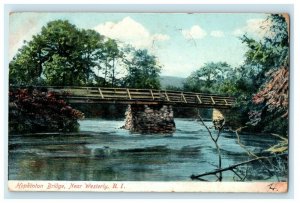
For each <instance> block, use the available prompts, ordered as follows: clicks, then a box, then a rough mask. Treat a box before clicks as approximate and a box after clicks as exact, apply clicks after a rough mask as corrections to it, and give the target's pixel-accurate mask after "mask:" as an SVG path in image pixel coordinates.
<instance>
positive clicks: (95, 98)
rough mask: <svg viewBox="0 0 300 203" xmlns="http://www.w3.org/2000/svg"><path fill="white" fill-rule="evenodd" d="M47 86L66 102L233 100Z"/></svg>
mask: <svg viewBox="0 0 300 203" xmlns="http://www.w3.org/2000/svg"><path fill="white" fill-rule="evenodd" d="M48 89H49V90H52V91H55V92H57V93H58V94H59V95H60V96H61V97H62V98H63V99H65V100H67V101H68V102H69V103H123V104H148V105H151V104H167V105H174V106H186V107H199V108H201V107H203V108H205V107H206V108H208V107H217V108H230V107H232V106H233V104H234V103H235V98H233V97H226V96H220V95H213V94H202V93H192V92H179V91H163V90H153V89H131V88H102V87H60V88H59V87H48Z"/></svg>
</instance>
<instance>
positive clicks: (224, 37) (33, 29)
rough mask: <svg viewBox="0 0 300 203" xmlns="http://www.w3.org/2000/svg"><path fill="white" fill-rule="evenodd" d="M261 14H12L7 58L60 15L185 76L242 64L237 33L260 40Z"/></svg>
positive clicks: (242, 51) (167, 71)
mask: <svg viewBox="0 0 300 203" xmlns="http://www.w3.org/2000/svg"><path fill="white" fill-rule="evenodd" d="M266 18H267V14H263V13H243V14H242V13H240V14H238V13H236V14H233V13H215V14H213V13H194V14H187V13H180V14H179V13H177V14H176V13H144V14H142V13H74V12H73V13H72V12H70V13H54V12H53V13H42V12H36V13H30V12H23V13H22V12H20V13H11V14H10V18H9V60H11V59H12V58H13V57H14V55H15V54H16V53H17V50H18V49H19V48H21V47H22V46H23V45H24V40H26V41H30V40H31V39H32V36H33V35H36V34H38V33H40V32H41V28H42V27H43V26H45V25H46V24H47V23H48V22H49V21H53V20H58V19H63V20H68V21H69V22H70V23H72V24H74V25H76V26H77V27H78V28H81V29H94V30H96V31H98V32H99V33H100V34H102V35H105V36H107V37H110V38H113V39H117V40H118V41H120V42H124V43H128V44H131V45H132V46H133V47H135V48H138V49H145V48H146V49H148V50H149V51H150V53H151V54H153V55H155V56H156V57H157V60H158V62H159V64H160V65H161V66H162V72H161V75H165V76H166V75H168V76H177V77H187V76H189V75H190V74H191V73H192V72H193V71H195V70H197V69H199V68H200V67H201V66H203V65H204V64H205V63H209V62H220V61H221V62H227V63H228V64H229V65H231V66H232V67H236V66H239V65H241V64H242V62H243V61H244V54H245V52H246V50H247V47H246V46H245V45H244V44H242V42H241V40H240V39H239V37H241V36H242V35H243V34H245V33H247V34H248V35H250V36H253V37H256V38H260V37H262V36H263V35H264V32H265V31H264V30H262V29H261V27H262V26H263V27H267V26H270V23H268V21H266Z"/></svg>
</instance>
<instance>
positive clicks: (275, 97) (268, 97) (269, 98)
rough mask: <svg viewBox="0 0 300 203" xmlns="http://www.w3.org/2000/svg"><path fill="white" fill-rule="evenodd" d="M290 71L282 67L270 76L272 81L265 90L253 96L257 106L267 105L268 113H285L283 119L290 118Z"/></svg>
mask: <svg viewBox="0 0 300 203" xmlns="http://www.w3.org/2000/svg"><path fill="white" fill-rule="evenodd" d="M288 92H289V71H288V68H287V67H285V66H282V67H281V68H279V69H278V70H277V71H275V72H273V73H272V74H270V80H269V81H268V82H267V83H266V84H265V86H264V88H263V89H262V90H261V91H259V92H258V93H257V94H256V95H254V96H253V102H254V103H255V104H261V103H265V104H266V106H267V107H268V111H283V112H284V113H283V115H282V116H283V117H285V118H287V117H288V104H289V103H288Z"/></svg>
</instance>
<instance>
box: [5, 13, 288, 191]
mask: <svg viewBox="0 0 300 203" xmlns="http://www.w3.org/2000/svg"><path fill="white" fill-rule="evenodd" d="M289 42H290V41H289V15H288V14H287V13H193V14H187V13H91V12H66V13H63V12H44V13H43V12H12V13H10V16H9V128H8V129H9V135H8V137H9V138H8V187H9V190H10V191H70V192H72V191H76V192H80V191H89V192H287V191H288V169H289V166H288V140H289V135H288V126H289V122H288V106H289V97H288V95H289V66H290V62H289Z"/></svg>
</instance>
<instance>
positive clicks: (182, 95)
mask: <svg viewBox="0 0 300 203" xmlns="http://www.w3.org/2000/svg"><path fill="white" fill-rule="evenodd" d="M181 97H182V99H183V101H184V103H187V102H186V99H185V97H184V94H183V92H181Z"/></svg>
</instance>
